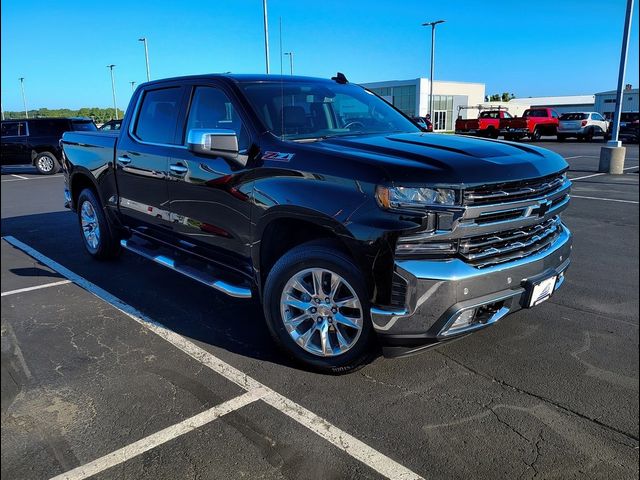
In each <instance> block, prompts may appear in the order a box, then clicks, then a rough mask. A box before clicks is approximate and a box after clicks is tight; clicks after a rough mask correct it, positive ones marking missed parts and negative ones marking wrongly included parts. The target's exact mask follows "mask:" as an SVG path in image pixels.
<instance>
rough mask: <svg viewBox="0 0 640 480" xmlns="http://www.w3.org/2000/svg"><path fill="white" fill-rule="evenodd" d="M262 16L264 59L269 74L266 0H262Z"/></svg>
mask: <svg viewBox="0 0 640 480" xmlns="http://www.w3.org/2000/svg"><path fill="white" fill-rule="evenodd" d="M262 16H263V21H264V60H265V64H266V67H267V75H268V74H269V21H268V19H267V0H262Z"/></svg>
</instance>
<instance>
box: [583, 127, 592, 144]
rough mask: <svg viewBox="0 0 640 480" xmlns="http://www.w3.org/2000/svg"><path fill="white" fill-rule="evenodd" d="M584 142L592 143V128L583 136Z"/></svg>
mask: <svg viewBox="0 0 640 480" xmlns="http://www.w3.org/2000/svg"><path fill="white" fill-rule="evenodd" d="M584 141H585V142H592V141H593V128H590V129H589V130H587V132H586V133H585V134H584Z"/></svg>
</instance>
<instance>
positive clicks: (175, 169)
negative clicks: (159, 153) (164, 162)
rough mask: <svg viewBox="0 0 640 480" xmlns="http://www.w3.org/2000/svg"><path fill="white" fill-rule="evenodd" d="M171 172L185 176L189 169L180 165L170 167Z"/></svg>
mask: <svg viewBox="0 0 640 480" xmlns="http://www.w3.org/2000/svg"><path fill="white" fill-rule="evenodd" d="M169 170H171V171H172V172H173V173H177V174H178V175H184V174H185V173H187V172H188V171H189V169H188V168H187V167H185V166H184V165H180V164H179V163H178V164H176V163H174V164H172V165H169Z"/></svg>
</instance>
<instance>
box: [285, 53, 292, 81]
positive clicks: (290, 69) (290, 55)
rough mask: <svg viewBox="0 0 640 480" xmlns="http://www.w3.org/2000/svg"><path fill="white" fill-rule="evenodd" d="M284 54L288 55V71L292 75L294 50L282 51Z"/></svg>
mask: <svg viewBox="0 0 640 480" xmlns="http://www.w3.org/2000/svg"><path fill="white" fill-rule="evenodd" d="M284 54H285V55H288V56H289V71H290V73H291V75H293V56H294V55H295V53H294V52H284Z"/></svg>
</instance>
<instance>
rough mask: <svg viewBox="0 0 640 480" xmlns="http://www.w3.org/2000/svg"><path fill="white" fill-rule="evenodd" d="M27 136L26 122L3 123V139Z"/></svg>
mask: <svg viewBox="0 0 640 480" xmlns="http://www.w3.org/2000/svg"><path fill="white" fill-rule="evenodd" d="M26 135H27V129H26V124H25V123H24V122H3V123H2V136H3V137H24V136H26Z"/></svg>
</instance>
